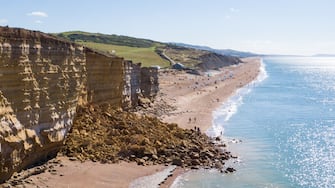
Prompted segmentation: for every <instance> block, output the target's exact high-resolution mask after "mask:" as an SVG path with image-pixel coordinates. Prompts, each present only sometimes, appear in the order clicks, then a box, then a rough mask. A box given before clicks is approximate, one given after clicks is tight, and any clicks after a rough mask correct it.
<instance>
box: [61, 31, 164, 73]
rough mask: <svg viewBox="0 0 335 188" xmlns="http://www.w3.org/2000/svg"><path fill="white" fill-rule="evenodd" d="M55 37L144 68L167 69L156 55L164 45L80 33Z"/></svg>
mask: <svg viewBox="0 0 335 188" xmlns="http://www.w3.org/2000/svg"><path fill="white" fill-rule="evenodd" d="M56 36H58V37H61V38H64V39H67V40H71V41H72V42H76V43H79V44H81V45H84V46H87V47H89V48H92V49H94V50H96V51H99V52H101V53H104V54H110V55H117V56H120V57H124V58H125V59H127V60H132V61H133V62H134V63H139V62H141V63H142V66H144V67H150V66H153V65H159V66H161V67H168V66H169V65H170V63H169V62H168V61H167V60H165V59H163V58H161V57H160V56H159V55H158V54H157V53H156V48H159V47H162V46H164V45H165V44H163V43H159V42H155V41H152V40H147V39H139V38H133V37H127V36H119V35H105V34H100V33H87V32H81V31H74V32H64V33H59V34H56Z"/></svg>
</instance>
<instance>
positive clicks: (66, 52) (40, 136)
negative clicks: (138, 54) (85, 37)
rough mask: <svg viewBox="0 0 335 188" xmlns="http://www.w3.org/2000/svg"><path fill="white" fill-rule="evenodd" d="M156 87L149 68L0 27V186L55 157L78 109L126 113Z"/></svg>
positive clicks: (51, 39)
mask: <svg viewBox="0 0 335 188" xmlns="http://www.w3.org/2000/svg"><path fill="white" fill-rule="evenodd" d="M143 75H145V76H143ZM142 77H143V79H142ZM147 84H153V85H149V86H148V85H147ZM155 84H156V85H155ZM156 88H158V81H157V72H155V70H154V69H153V70H146V69H143V70H142V69H141V68H140V67H139V65H134V64H133V63H131V62H128V61H124V60H123V58H120V57H109V56H105V55H102V54H99V53H97V52H94V51H93V50H90V49H87V48H84V47H82V46H80V45H77V44H74V43H71V42H67V41H63V40H59V39H57V38H55V37H52V36H50V35H47V34H44V33H41V32H36V31H28V30H24V29H17V28H8V27H0V182H3V181H4V180H6V179H8V178H9V177H10V176H11V175H12V174H13V173H14V172H16V171H19V170H21V169H23V168H25V167H27V166H29V165H32V164H34V163H37V162H39V161H41V160H44V159H47V158H49V157H52V156H54V155H55V154H56V153H57V152H58V150H59V148H60V146H61V145H62V143H63V141H64V139H65V137H66V135H67V133H68V131H69V130H70V129H71V126H72V122H73V118H74V117H75V115H76V108H77V106H80V105H86V104H88V103H94V104H101V103H108V104H109V105H111V106H114V107H123V108H125V109H129V108H133V107H135V106H136V105H137V104H138V98H139V97H142V95H141V94H140V93H141V91H144V92H142V93H143V96H144V97H152V96H154V95H155V93H154V92H157V89H156Z"/></svg>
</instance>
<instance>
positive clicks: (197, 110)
mask: <svg viewBox="0 0 335 188" xmlns="http://www.w3.org/2000/svg"><path fill="white" fill-rule="evenodd" d="M242 60H243V61H244V62H245V63H244V64H240V65H238V66H229V67H224V68H222V69H220V70H219V71H220V72H216V74H214V75H211V76H210V77H208V78H209V79H208V78H207V82H206V80H203V81H205V83H201V80H199V78H198V79H197V76H194V75H187V76H186V75H184V74H181V75H174V74H170V75H168V74H165V75H163V79H164V82H163V83H162V85H161V86H160V87H161V92H162V95H163V96H164V100H166V101H165V102H166V103H168V104H172V105H173V107H174V109H175V110H174V111H171V112H170V113H169V114H166V115H163V116H162V117H161V118H162V120H163V121H166V122H175V123H177V124H178V126H180V127H182V128H185V129H192V128H193V127H194V126H196V127H199V128H200V130H201V131H202V132H206V131H208V130H209V129H210V128H211V127H212V121H213V112H214V111H215V110H216V109H218V108H219V107H220V106H222V105H223V104H224V103H226V102H227V99H229V97H231V96H232V95H234V94H235V92H236V91H237V90H238V89H239V88H242V87H245V86H246V85H248V84H249V83H252V82H253V81H254V80H256V79H257V77H258V75H259V73H260V68H261V58H260V57H251V58H244V59H242ZM230 73H233V76H232V78H229V74H230ZM227 75H228V76H227ZM225 76H226V79H225V80H221V78H222V77H225ZM161 79H162V78H161ZM201 79H202V78H201ZM176 80H178V81H179V83H178V82H175V81H176ZM218 80H221V81H218ZM215 81H216V82H215ZM195 82H198V84H195ZM200 84H205V85H202V87H201V85H200ZM175 85H177V86H179V90H178V91H175V89H174V87H175ZM187 85H189V86H192V85H193V86H195V85H196V86H199V85H200V87H198V88H197V89H194V88H189V87H187ZM199 92H201V93H199ZM217 99H219V100H217ZM181 117H182V118H181ZM194 117H196V118H197V119H196V120H195V121H194V119H193V118H194ZM189 118H191V122H189ZM187 171H189V169H181V170H179V171H177V170H176V171H175V172H174V173H173V175H172V176H170V177H168V178H167V180H166V181H165V182H164V183H163V184H162V185H161V187H164V188H168V187H170V186H171V185H172V184H173V183H174V181H175V180H176V178H178V177H179V176H180V175H182V174H183V173H186V172H187Z"/></svg>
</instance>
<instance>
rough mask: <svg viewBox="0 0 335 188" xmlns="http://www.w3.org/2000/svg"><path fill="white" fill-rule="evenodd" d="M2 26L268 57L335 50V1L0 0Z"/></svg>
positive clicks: (334, 51) (333, 51) (331, 51)
mask: <svg viewBox="0 0 335 188" xmlns="http://www.w3.org/2000/svg"><path fill="white" fill-rule="evenodd" d="M0 2H1V7H0V25H9V26H10V27H22V28H27V29H33V30H40V31H43V32H62V31H73V30H82V31H88V32H99V33H106V34H120V35H129V36H134V37H141V38H148V39H153V40H158V41H163V42H184V43H189V44H197V45H206V46H210V47H213V48H218V49H226V48H230V49H236V50H243V51H252V52H257V53H267V54H301V55H310V54H316V53H333V54H335V21H334V19H335V11H334V8H335V1H334V0H276V1H270V0H230V1H228V0H168V1H166V0H165V1H163V0H118V1H117V0H66V1H65V0H10V1H9V0H0Z"/></svg>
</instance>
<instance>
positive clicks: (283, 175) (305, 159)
mask: <svg viewBox="0 0 335 188" xmlns="http://www.w3.org/2000/svg"><path fill="white" fill-rule="evenodd" d="M263 68H265V71H262V73H261V75H260V77H259V79H258V81H256V82H254V83H252V84H250V85H249V86H247V87H245V88H243V89H241V90H240V91H238V93H237V94H236V95H235V96H233V97H231V99H230V100H229V101H228V102H227V103H225V104H224V105H223V106H222V107H221V108H220V109H218V110H217V111H216V112H214V120H213V127H212V129H210V130H209V131H208V134H210V135H213V136H214V135H218V133H220V131H223V132H224V137H225V139H226V140H227V141H231V140H241V141H242V142H238V143H235V142H234V143H230V144H229V150H231V151H232V152H233V153H234V154H236V155H238V156H239V158H238V161H235V162H232V164H229V166H234V167H235V168H236V169H237V172H236V173H233V174H220V173H218V172H216V171H206V170H202V171H192V172H190V173H187V174H184V175H183V176H181V177H179V178H178V179H177V181H176V182H175V183H174V184H173V187H187V188H188V187H303V188H305V187H308V188H309V187H311V188H313V187H322V188H323V187H335V170H334V169H335V113H334V111H335V58H329V57H328V58H311V57H286V58H283V57H281V58H279V57H268V58H264V59H263Z"/></svg>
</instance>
